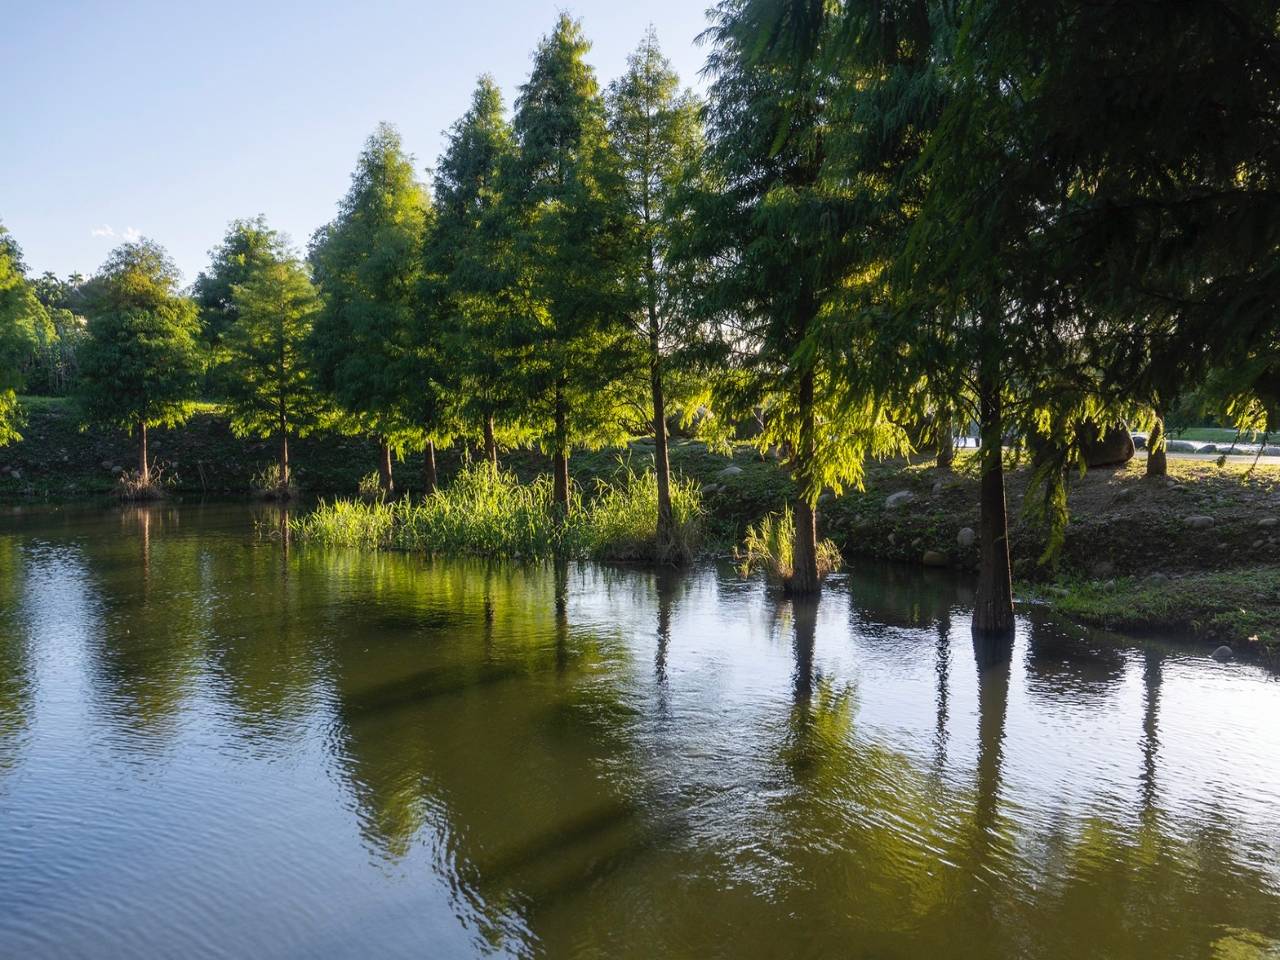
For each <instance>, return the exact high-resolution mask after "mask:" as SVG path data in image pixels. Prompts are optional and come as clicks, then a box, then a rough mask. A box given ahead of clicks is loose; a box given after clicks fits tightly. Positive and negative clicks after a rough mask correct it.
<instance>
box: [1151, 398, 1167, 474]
mask: <svg viewBox="0 0 1280 960" xmlns="http://www.w3.org/2000/svg"><path fill="white" fill-rule="evenodd" d="M1164 444H1165V439H1164V411H1162V410H1157V411H1156V422H1155V424H1154V425H1153V426H1152V427H1151V436H1149V437H1148V438H1147V476H1148V477H1164V476H1168V474H1169V458H1168V457H1167V456H1166V453H1165V449H1164Z"/></svg>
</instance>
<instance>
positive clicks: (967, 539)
mask: <svg viewBox="0 0 1280 960" xmlns="http://www.w3.org/2000/svg"><path fill="white" fill-rule="evenodd" d="M977 542H978V534H977V531H975V530H974V529H973V527H961V528H960V532H959V533H957V534H956V546H958V547H960V548H961V549H962V550H968V549H969V548H970V547H972V546H973V545H974V544H975V543H977Z"/></svg>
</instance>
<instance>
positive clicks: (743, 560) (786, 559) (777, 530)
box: [736, 507, 842, 587]
mask: <svg viewBox="0 0 1280 960" xmlns="http://www.w3.org/2000/svg"><path fill="white" fill-rule="evenodd" d="M795 541H796V520H795V516H794V515H793V514H792V513H791V508H790V507H787V508H785V509H784V510H783V511H782V513H780V514H779V513H771V514H769V515H767V516H766V517H765V518H764V519H762V520H761V521H760V522H759V524H753V525H752V526H749V527H747V535H746V538H745V539H744V541H743V545H742V550H741V551H740V552H737V553H736V557H737V559H738V564H739V568H740V570H741V571H742V575H743V576H744V577H745V576H749V575H750V574H751V573H753V572H754V571H756V570H763V571H764V573H765V576H766V577H767V578H768V579H770V580H771V581H773V582H775V583H778V584H780V585H782V586H783V587H786V586H788V585H789V584H790V583H791V580H792V578H793V577H794V576H795V572H796V571H795V563H794V557H795ZM841 562H842V561H841V558H840V549H839V548H838V547H837V546H836V545H835V544H834V543H833V542H832V541H830V540H819V541H818V576H819V577H825V576H826V575H827V574H828V573H832V572H834V571H836V570H839V569H840V564H841Z"/></svg>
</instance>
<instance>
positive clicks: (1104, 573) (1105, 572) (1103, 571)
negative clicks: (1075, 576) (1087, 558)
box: [1089, 560, 1116, 580]
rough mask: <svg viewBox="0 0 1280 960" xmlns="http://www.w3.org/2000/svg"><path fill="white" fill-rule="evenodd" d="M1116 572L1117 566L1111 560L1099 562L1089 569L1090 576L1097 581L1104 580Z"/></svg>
mask: <svg viewBox="0 0 1280 960" xmlns="http://www.w3.org/2000/svg"><path fill="white" fill-rule="evenodd" d="M1115 572H1116V565H1115V564H1114V563H1112V562H1111V561H1110V560H1098V561H1097V562H1096V563H1094V564H1093V565H1092V566H1090V567H1089V576H1091V577H1093V579H1095V580H1104V579H1106V578H1107V577H1109V576H1111V575H1112V574H1113V573H1115Z"/></svg>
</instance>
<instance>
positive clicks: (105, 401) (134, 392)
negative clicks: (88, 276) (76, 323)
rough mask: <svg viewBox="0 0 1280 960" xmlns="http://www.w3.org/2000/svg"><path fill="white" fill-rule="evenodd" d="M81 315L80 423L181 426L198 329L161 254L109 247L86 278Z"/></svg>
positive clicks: (188, 405)
mask: <svg viewBox="0 0 1280 960" xmlns="http://www.w3.org/2000/svg"><path fill="white" fill-rule="evenodd" d="M88 312H89V326H88V339H87V340H86V342H85V344H84V346H83V347H82V349H81V351H80V353H81V358H80V368H81V376H80V384H79V398H80V402H81V407H82V409H83V415H84V417H85V419H86V420H87V421H88V422H89V423H93V424H100V425H103V426H113V427H120V428H123V429H126V430H132V429H133V428H135V427H137V426H138V425H139V424H143V425H146V426H148V427H153V426H174V425H176V424H179V423H182V422H183V421H185V420H186V419H187V417H188V416H190V414H191V411H192V404H193V401H194V400H195V390H196V383H197V377H198V375H199V372H200V357H199V352H198V349H197V337H198V334H199V324H198V321H197V318H196V308H195V304H193V303H192V302H191V300H189V299H188V298H186V297H184V296H182V295H181V294H180V293H179V292H178V273H177V269H176V268H175V267H174V265H173V263H172V261H171V260H170V259H169V257H168V255H167V254H166V253H165V252H164V250H163V249H162V248H161V247H160V246H158V245H156V244H154V243H152V242H151V241H149V240H141V241H139V242H137V243H126V244H123V245H122V246H120V247H118V248H116V250H115V251H114V252H112V254H111V256H110V257H108V258H107V261H106V263H105V264H103V266H102V269H101V270H99V271H98V273H97V275H96V276H95V277H94V278H93V281H92V283H91V290H90V292H89V294H88Z"/></svg>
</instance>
